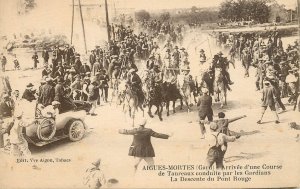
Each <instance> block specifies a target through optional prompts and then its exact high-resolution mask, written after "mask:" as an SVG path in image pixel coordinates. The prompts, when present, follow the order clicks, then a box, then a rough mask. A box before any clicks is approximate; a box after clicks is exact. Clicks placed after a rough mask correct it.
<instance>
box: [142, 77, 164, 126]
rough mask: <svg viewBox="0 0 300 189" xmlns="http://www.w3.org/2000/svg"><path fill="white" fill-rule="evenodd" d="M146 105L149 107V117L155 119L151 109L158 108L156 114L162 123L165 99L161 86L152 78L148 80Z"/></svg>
mask: <svg viewBox="0 0 300 189" xmlns="http://www.w3.org/2000/svg"><path fill="white" fill-rule="evenodd" d="M145 83H146V85H145V86H146V91H147V92H146V104H147V105H148V115H149V117H151V118H153V117H154V116H153V115H152V112H151V108H152V106H153V105H154V106H156V113H157V115H158V118H159V120H160V121H162V120H163V118H162V111H163V105H162V103H163V98H162V92H161V85H159V84H156V83H155V82H154V80H153V79H152V78H147V79H146V82H145Z"/></svg>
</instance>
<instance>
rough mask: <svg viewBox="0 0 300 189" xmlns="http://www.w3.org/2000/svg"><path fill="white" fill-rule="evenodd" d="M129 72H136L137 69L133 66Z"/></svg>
mask: <svg viewBox="0 0 300 189" xmlns="http://www.w3.org/2000/svg"><path fill="white" fill-rule="evenodd" d="M128 72H129V73H133V72H136V70H135V69H133V68H131V69H130V70H129V71H128Z"/></svg>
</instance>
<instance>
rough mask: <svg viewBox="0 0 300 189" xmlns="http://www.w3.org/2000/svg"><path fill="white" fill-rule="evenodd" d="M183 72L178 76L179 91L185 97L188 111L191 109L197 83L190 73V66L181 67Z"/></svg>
mask: <svg viewBox="0 0 300 189" xmlns="http://www.w3.org/2000/svg"><path fill="white" fill-rule="evenodd" d="M181 71H182V73H181V74H180V75H178V77H177V85H178V87H179V91H180V94H181V96H182V97H183V99H184V101H185V103H186V105H187V107H188V111H190V109H189V106H190V105H191V104H192V103H191V98H192V93H193V92H194V91H195V83H194V81H193V77H192V75H191V74H190V67H189V66H185V67H184V68H182V69H181Z"/></svg>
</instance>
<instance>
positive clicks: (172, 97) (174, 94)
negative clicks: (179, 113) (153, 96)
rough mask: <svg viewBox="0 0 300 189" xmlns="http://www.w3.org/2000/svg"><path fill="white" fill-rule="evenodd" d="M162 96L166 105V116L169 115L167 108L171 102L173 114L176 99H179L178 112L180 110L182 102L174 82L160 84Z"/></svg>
mask: <svg viewBox="0 0 300 189" xmlns="http://www.w3.org/2000/svg"><path fill="white" fill-rule="evenodd" d="M162 95H163V101H164V102H165V103H166V109H167V116H169V115H170V113H169V106H170V101H172V102H173V113H176V112H175V102H176V100H177V99H180V110H182V106H183V102H182V96H181V95H180V91H179V89H178V88H177V85H176V81H175V82H174V81H173V82H172V81H169V80H168V81H165V82H163V84H162Z"/></svg>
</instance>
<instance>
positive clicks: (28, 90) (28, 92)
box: [22, 83, 36, 102]
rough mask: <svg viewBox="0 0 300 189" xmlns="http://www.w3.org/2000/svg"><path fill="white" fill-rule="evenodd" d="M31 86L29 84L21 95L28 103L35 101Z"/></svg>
mask: <svg viewBox="0 0 300 189" xmlns="http://www.w3.org/2000/svg"><path fill="white" fill-rule="evenodd" d="M33 86H34V85H33V84H32V83H29V84H28V85H27V86H26V89H25V91H24V92H23V95H22V98H23V99H26V100H28V101H29V102H32V101H33V100H36V98H35V96H34V93H35V91H34V90H33V89H32V87H33Z"/></svg>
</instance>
